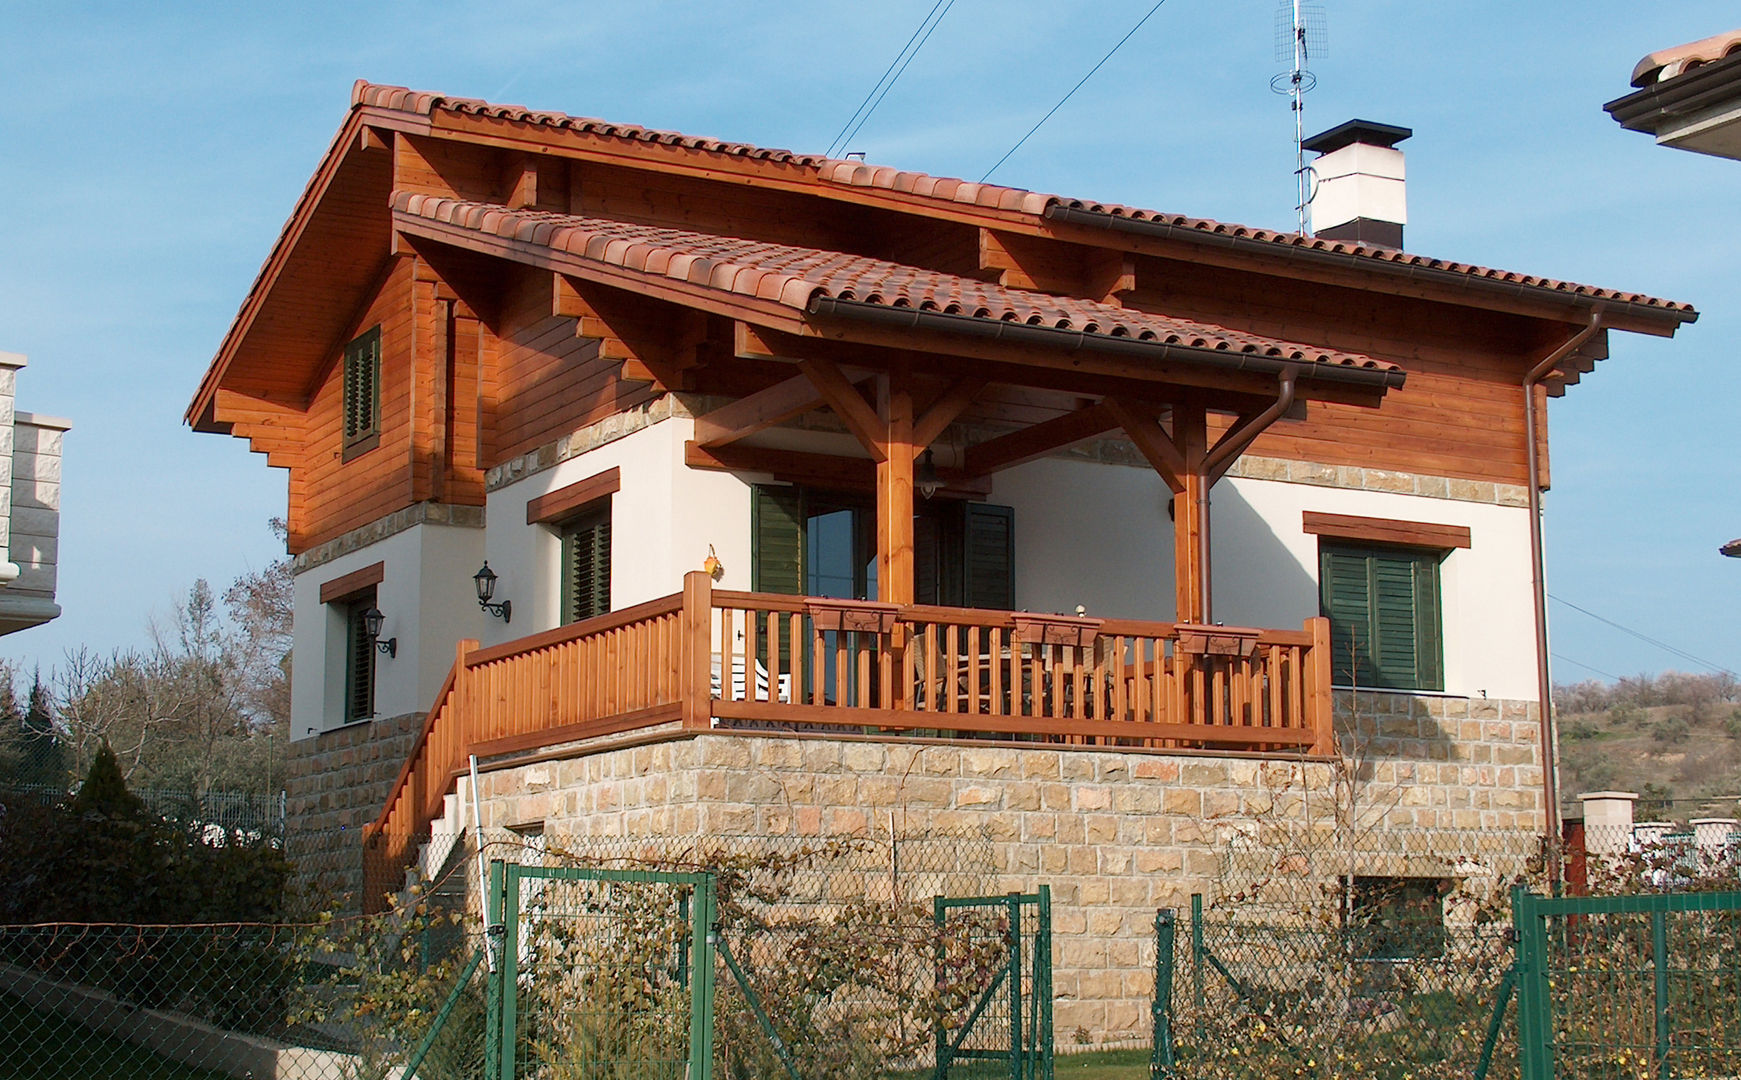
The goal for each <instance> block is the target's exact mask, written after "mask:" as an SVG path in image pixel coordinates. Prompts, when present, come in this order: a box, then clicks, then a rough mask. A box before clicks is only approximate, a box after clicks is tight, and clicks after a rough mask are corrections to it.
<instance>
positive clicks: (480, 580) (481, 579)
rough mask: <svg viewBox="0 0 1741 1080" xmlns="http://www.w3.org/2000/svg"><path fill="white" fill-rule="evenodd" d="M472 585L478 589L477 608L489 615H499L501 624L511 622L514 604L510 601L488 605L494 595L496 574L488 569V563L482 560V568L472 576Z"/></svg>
mask: <svg viewBox="0 0 1741 1080" xmlns="http://www.w3.org/2000/svg"><path fill="white" fill-rule="evenodd" d="M472 583H473V584H474V585H476V586H477V587H478V607H481V608H483V609H484V610H485V611H487V612H489V613H490V614H491V615H500V616H501V617H502V621H503V622H513V621H514V620H513V617H512V616H513V613H514V604H513V601H511V600H503V601H502V602H501V603H499V604H492V603H490V597H492V596H494V595H496V572H495V571H494V570H491V569H490V561H489V560H488V559H485V560H484V568H483V569H482V570H479V571H478V572H477V573H475V574H473V575H472Z"/></svg>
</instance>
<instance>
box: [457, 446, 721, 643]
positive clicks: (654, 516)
mask: <svg viewBox="0 0 1741 1080" xmlns="http://www.w3.org/2000/svg"><path fill="white" fill-rule="evenodd" d="M694 428H695V424H694V421H692V420H689V419H687V418H684V417H671V418H669V419H665V420H662V421H660V422H659V423H656V424H653V425H652V426H650V427H647V428H643V429H642V430H640V431H637V432H635V433H634V434H632V435H628V436H626V437H624V438H621V439H618V440H616V441H615V442H611V443H607V444H605V445H604V446H601V447H598V448H597V449H595V450H590V451H588V452H587V453H584V454H580V455H578V456H576V457H572V458H570V459H568V460H567V461H564V462H562V463H560V464H558V465H556V466H555V467H553V468H549V469H545V470H543V471H542V472H539V473H535V474H534V475H532V476H529V477H527V478H526V479H524V480H520V481H517V482H515V483H512V484H509V485H507V486H505V487H503V488H501V489H499V490H497V491H494V492H491V493H490V496H489V500H488V504H487V506H486V510H485V514H486V516H485V546H486V551H487V553H488V558H489V560H490V569H492V570H494V571H496V573H497V574H499V575H501V576H500V579H499V580H498V581H497V583H496V599H498V600H504V599H505V600H511V601H512V602H513V605H514V611H513V614H514V618H513V622H512V624H510V625H504V624H503V623H502V621H501V620H500V619H492V620H490V625H489V627H488V628H487V632H486V636H485V637H484V639H483V640H484V643H485V644H493V643H497V642H502V641H508V640H511V639H513V638H518V637H524V636H525V635H527V634H532V633H536V632H538V631H540V630H548V629H550V628H551V627H554V626H556V625H557V624H558V622H559V618H558V615H559V612H558V611H557V608H558V606H559V604H560V602H561V589H560V585H559V582H560V577H559V572H560V567H559V564H560V561H561V554H562V545H561V541H560V540H559V539H558V536H557V532H556V530H555V529H554V528H552V527H550V526H546V525H528V524H526V504H527V503H528V502H530V501H531V500H533V499H535V498H537V497H539V496H540V495H545V494H548V493H549V492H552V491H555V490H557V489H558V488H562V487H566V486H568V485H569V484H572V483H575V482H577V481H580V480H585V479H586V478H588V477H590V476H595V475H597V474H598V473H601V472H603V471H605V470H606V469H610V468H613V467H614V468H617V469H619V470H620V471H621V477H620V482H621V487H620V488H619V490H618V491H617V492H616V494H614V495H612V496H611V497H610V499H611V607H612V608H613V609H616V608H625V607H630V606H632V605H634V604H639V603H642V602H644V601H647V600H653V599H656V598H658V597H661V596H668V595H670V594H672V593H675V592H679V591H681V590H682V588H683V575H684V573H685V572H687V571H689V570H699V569H701V563H702V560H704V559H705V558H707V550H708V545H709V544H712V545H713V547H714V551H715V552H716V553H717V554H718V556H719V559H720V561H721V562H722V563H724V565H725V575H724V576H723V577H722V578H721V579H720V580H719V581H718V582H717V585H718V587H720V588H724V589H748V588H749V587H750V483H749V480H747V479H746V478H743V477H739V476H735V475H733V474H731V473H724V472H716V471H711V470H701V469H690V468H688V467H686V466H685V465H684V464H683V444H684V442H685V441H687V440H688V439H690V438H692V437H693V434H694ZM473 569H474V570H475V569H476V568H475V567H474V568H473Z"/></svg>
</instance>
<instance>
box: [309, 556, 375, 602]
mask: <svg viewBox="0 0 1741 1080" xmlns="http://www.w3.org/2000/svg"><path fill="white" fill-rule="evenodd" d="M386 578H387V564H386V563H384V562H378V563H373V564H371V565H369V566H365V567H363V568H362V569H361V570H353V571H351V572H350V573H348V574H345V575H342V576H340V577H336V578H333V579H332V580H331V581H328V582H325V583H323V584H322V585H321V587H320V602H321V603H323V604H330V603H333V602H334V601H339V600H349V599H350V598H351V597H353V596H355V595H356V594H358V593H360V592H362V591H363V590H364V589H367V588H369V587H370V586H371V585H379V584H381V582H383V581H385V580H386Z"/></svg>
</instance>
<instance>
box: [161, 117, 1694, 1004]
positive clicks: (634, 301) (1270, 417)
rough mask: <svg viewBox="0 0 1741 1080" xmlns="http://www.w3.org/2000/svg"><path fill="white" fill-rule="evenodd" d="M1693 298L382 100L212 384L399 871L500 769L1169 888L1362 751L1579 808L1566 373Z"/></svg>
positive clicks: (363, 805)
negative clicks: (1545, 654)
mask: <svg viewBox="0 0 1741 1080" xmlns="http://www.w3.org/2000/svg"><path fill="white" fill-rule="evenodd" d="M1371 127H1372V126H1371V125H1368V128H1371ZM1393 130H1400V129H1393ZM1359 134H1360V133H1359V132H1358V131H1356V132H1354V136H1358V135H1359ZM1405 134H1406V132H1405ZM1354 136H1348V135H1347V133H1344V137H1343V141H1342V142H1341V143H1340V144H1337V145H1333V144H1335V143H1336V142H1337V141H1336V140H1331V142H1328V143H1324V144H1322V147H1321V149H1322V152H1324V153H1331V152H1334V151H1335V150H1336V149H1338V145H1346V139H1347V138H1350V137H1354ZM1391 137H1392V138H1394V134H1393V135H1392V136H1391ZM1399 176H1400V173H1399ZM1356 217H1357V215H1356ZM1351 227H1354V228H1355V229H1356V232H1358V221H1356V223H1355V225H1354V226H1351ZM1325 231H1326V232H1328V230H1325ZM1350 235H1353V234H1350ZM1396 235H1398V236H1400V225H1397V227H1396ZM1693 318H1695V313H1694V312H1693V311H1692V310H1691V309H1690V308H1688V307H1686V306H1685V305H1681V304H1676V303H1671V302H1667V301H1663V300H1659V299H1654V298H1651V297H1647V296H1641V295H1637V294H1632V293H1625V292H1618V291H1614V290H1610V289H1601V288H1592V287H1588V286H1583V285H1576V284H1570V283H1566V282H1561V281H1553V280H1547V279H1542V278H1537V277H1531V276H1527V275H1522V274H1515V273H1508V272H1503V271H1497V270H1491V269H1486V268H1483V267H1478V266H1470V265H1465V264H1462V263H1455V262H1448V261H1443V260H1438V259H1431V258H1425V257H1421V256H1417V255H1413V254H1405V253H1404V252H1403V251H1401V250H1397V249H1394V248H1386V247H1377V246H1373V245H1372V244H1371V243H1369V242H1367V241H1365V240H1362V239H1359V238H1358V237H1356V238H1353V239H1335V238H1333V237H1332V236H1329V235H1318V236H1299V235H1294V234H1288V233H1276V232H1270V231H1266V230H1261V229H1252V228H1244V227H1240V226H1235V225H1227V224H1222V223H1217V222H1213V221H1207V220H1201V219H1196V218H1189V217H1182V216H1177V215H1172V214H1163V213H1156V212H1151V211H1146V210H1138V209H1132V208H1129V207H1124V206H1113V205H1106V204H1101V203H1096V202H1089V201H1082V200H1076V199H1068V198H1062V197H1058V196H1051V195H1044V194H1037V193H1033V192H1028V191H1022V190H1017V189H1013V188H1005V187H996V186H991V185H985V184H974V183H967V182H963V181H959V180H950V179H940V178H936V177H931V176H926V175H921V174H916V173H910V172H903V171H900V170H898V169H893V168H885V167H879V166H875V165H869V164H865V163H863V162H859V161H840V160H830V159H827V158H823V157H818V156H806V155H801V154H795V153H789V152H787V151H783V150H768V149H761V148H757V147H754V146H750V145H745V144H740V143H729V142H720V141H717V140H714V139H706V138H696V137H691V136H686V135H679V134H674V133H669V132H662V131H654V130H648V129H645V128H640V127H635V126H628V125H620V124H612V123H607V122H603V121H598V120H590V119H583V118H579V117H574V116H568V115H564V114H560V113H552V112H540V111H533V110H529V109H525V108H521V107H518V106H503V105H493V104H488V103H485V102H482V101H475V100H466V99H459V98H450V97H444V96H441V95H438V94H430V93H419V92H413V91H410V90H406V89H401V88H397V87H389V86H377V85H371V84H367V83H358V84H357V86H356V88H355V91H354V94H353V98H352V103H351V108H350V111H349V113H348V115H347V116H346V118H345V122H344V124H343V126H342V127H341V128H340V130H339V132H338V134H337V136H336V137H335V139H334V140H333V143H332V145H331V148H330V149H329V150H328V152H327V154H326V156H325V157H324V158H323V159H322V161H321V163H320V165H319V167H318V169H317V170H316V172H315V174H314V176H313V178H312V179H311V180H310V182H309V185H308V188H307V190H306V192H305V193H304V195H303V197H302V198H301V200H300V201H299V202H298V204H297V205H296V208H295V210H294V211H293V213H292V214H291V217H290V220H289V221H288V223H287V224H286V225H285V227H284V230H283V233H282V235H281V236H280V237H279V239H278V241H277V243H276V244H275V245H274V247H273V249H272V251H271V253H270V255H269V257H268V258H267V261H266V263H265V266H264V267H263V269H262V270H261V272H260V276H259V278H258V280H257V281H256V283H255V285H254V288H253V290H252V291H251V292H250V294H249V295H248V297H247V299H246V301H245V302H244V304H243V306H242V309H241V311H240V313H239V314H238V315H237V317H236V319H235V322H234V324H233V325H232V326H231V328H230V330H229V333H228V335H227V336H226V337H225V339H224V342H223V345H222V348H221V349H220V350H219V352H218V355H217V357H216V358H215V359H214V360H213V362H212V364H211V367H210V369H209V371H208V372H207V373H206V375H205V378H204V379H203V381H202V382H201V384H200V386H199V389H198V391H197V393H196V394H195V396H194V399H193V402H192V404H191V405H190V406H189V408H188V411H187V417H186V418H187V422H188V423H189V424H191V425H192V426H193V427H195V428H196V429H197V430H200V431H211V432H218V433H224V434H231V435H234V436H236V437H239V438H245V439H247V440H249V443H250V445H251V446H252V448H253V449H254V450H256V451H258V452H261V453H264V454H265V455H266V456H267V461H268V463H269V464H271V465H273V466H276V467H279V468H283V469H285V470H287V472H288V477H289V525H290V550H291V552H292V553H293V554H294V556H295V559H296V563H295V565H296V583H297V584H296V625H295V635H296V637H295V657H296V663H295V673H294V685H293V695H294V704H293V710H294V718H295V720H294V723H295V735H296V740H297V741H296V742H295V743H294V746H295V747H296V749H297V754H296V764H295V766H294V768H293V776H294V778H295V779H294V780H293V786H292V792H291V798H292V808H293V813H298V814H300V815H301V816H302V817H303V818H304V820H305V821H306V822H307V823H310V824H321V825H329V826H340V825H364V826H366V827H367V829H368V830H369V832H370V835H371V836H372V837H374V838H375V842H376V843H377V844H381V845H384V846H385V848H386V850H387V851H388V852H389V853H390V854H391V856H392V857H393V858H401V859H402V858H408V857H409V854H410V852H412V851H413V850H414V849H415V847H416V844H417V843H418V840H419V838H420V837H421V836H422V835H423V834H424V833H425V832H426V831H427V829H428V827H429V824H430V822H431V821H432V820H435V819H436V818H438V817H439V816H440V815H441V813H442V811H443V805H444V798H445V797H447V796H449V795H450V794H451V793H453V792H454V790H455V784H456V780H457V779H458V778H459V776H460V775H461V774H462V772H463V771H464V770H465V768H466V765H467V762H468V760H469V758H470V757H471V756H473V755H476V756H477V757H478V758H479V760H480V761H481V762H482V764H483V769H484V773H485V778H484V779H485V789H486V796H485V799H486V802H487V803H488V805H487V806H486V807H485V808H484V811H485V817H486V820H488V821H493V822H494V823H495V824H498V825H516V824H531V825H538V824H541V823H543V822H550V823H552V824H553V825H556V824H566V825H569V826H572V827H575V828H581V829H588V830H593V831H623V830H628V831H635V830H644V831H649V832H658V831H664V832H678V833H694V832H698V831H699V832H707V831H714V832H723V831H755V830H790V831H812V832H815V831H826V830H830V829H835V830H842V829H844V830H851V829H854V828H864V827H866V823H867V821H871V820H874V819H875V817H876V814H877V812H878V811H877V808H878V807H884V806H888V807H898V808H899V809H900V811H901V812H902V813H903V814H907V815H909V819H910V821H912V822H914V823H916V825H915V827H923V826H924V823H925V822H927V821H935V822H938V823H946V824H948V825H949V826H950V827H955V826H959V825H961V824H962V823H963V822H975V821H979V822H984V823H985V827H986V828H987V829H990V830H991V831H992V832H993V834H994V835H995V836H996V837H998V838H999V842H1000V843H1003V842H1007V844H1008V845H1010V851H1011V852H1016V849H1017V848H1019V847H1021V845H1024V844H1026V845H1028V851H1029V854H1020V853H1014V854H1011V855H1010V856H1009V860H1010V865H1011V866H1012V867H1014V866H1027V867H1029V868H1030V869H1032V870H1033V871H1034V872H1041V871H1056V876H1055V877H1054V878H1053V880H1054V881H1066V879H1067V880H1068V881H1075V882H1076V883H1077V884H1079V885H1080V886H1081V889H1082V891H1081V893H1080V897H1079V898H1080V899H1081V900H1082V901H1083V902H1089V901H1091V900H1100V901H1107V900H1108V899H1109V898H1110V901H1111V902H1114V903H1118V904H1123V905H1125V906H1127V907H1129V908H1130V910H1131V911H1140V910H1141V909H1143V908H1144V907H1145V905H1146V907H1147V911H1148V916H1146V917H1149V918H1152V913H1153V906H1154V903H1155V902H1156V898H1157V897H1165V896H1170V895H1174V894H1175V893H1176V892H1177V890H1178V889H1180V888H1181V887H1183V885H1182V883H1184V882H1186V881H1187V880H1200V879H1201V878H1202V877H1203V876H1204V874H1206V873H1207V872H1208V871H1207V870H1206V869H1205V867H1206V866H1207V865H1208V864H1207V863H1206V862H1205V859H1206V858H1207V855H1206V854H1205V852H1206V849H1207V847H1208V846H1209V845H1211V844H1212V843H1213V841H1212V839H1210V838H1208V834H1207V832H1206V831H1205V830H1203V829H1201V828H1198V829H1195V830H1187V829H1186V828H1185V827H1184V826H1183V825H1181V824H1179V823H1180V822H1185V821H1196V822H1199V823H1200V822H1202V821H1203V820H1208V819H1215V818H1218V817H1224V816H1226V815H1229V814H1233V815H1237V814H1238V813H1239V812H1241V810H1242V808H1244V807H1245V806H1246V805H1247V803H1246V800H1247V798H1248V796H1249V795H1250V794H1251V793H1252V792H1253V791H1254V790H1255V789H1256V788H1257V787H1259V786H1261V785H1262V784H1263V783H1265V782H1266V781H1265V777H1266V776H1267V775H1268V774H1267V773H1265V772H1264V770H1266V769H1268V768H1270V766H1272V765H1277V766H1278V767H1280V766H1286V767H1293V766H1294V765H1295V763H1308V764H1309V763H1314V762H1317V763H1322V762H1325V761H1328V760H1330V759H1331V758H1333V757H1334V755H1335V754H1336V753H1337V750H1338V742H1337V740H1338V738H1339V737H1344V738H1349V739H1355V738H1358V739H1362V740H1364V741H1363V743H1362V746H1363V748H1364V752H1366V753H1369V754H1371V755H1372V757H1373V759H1374V761H1375V762H1376V767H1375V771H1374V772H1373V773H1372V775H1373V777H1374V778H1375V782H1383V783H1388V784H1390V785H1392V786H1393V787H1394V788H1395V789H1397V790H1398V792H1399V794H1398V797H1397V798H1396V800H1395V805H1394V808H1393V810H1392V811H1391V812H1390V813H1391V818H1392V820H1394V821H1396V822H1397V823H1399V824H1402V825H1409V826H1415V827H1426V828H1485V829H1501V830H1513V831H1517V832H1521V833H1527V834H1534V833H1536V832H1537V831H1538V830H1539V829H1540V828H1541V827H1542V825H1543V816H1544V810H1550V809H1551V807H1549V806H1547V805H1546V804H1545V803H1544V795H1543V789H1544V786H1548V785H1551V776H1552V773H1551V770H1547V771H1546V772H1544V769H1543V765H1544V759H1543V755H1542V753H1541V737H1540V734H1539V732H1540V730H1541V726H1540V712H1539V709H1538V701H1539V699H1540V697H1541V686H1542V683H1541V666H1540V664H1539V662H1538V661H1539V660H1540V654H1541V642H1542V640H1543V639H1542V638H1540V637H1539V636H1538V633H1537V631H1538V628H1539V627H1540V625H1541V617H1540V613H1539V611H1538V610H1536V607H1535V604H1534V603H1533V602H1532V579H1534V578H1536V577H1538V576H1539V575H1537V574H1535V572H1534V568H1535V567H1536V566H1538V565H1539V555H1536V556H1532V536H1533V533H1532V528H1531V523H1532V518H1533V511H1532V508H1533V507H1534V503H1535V495H1536V493H1537V492H1539V490H1540V489H1541V488H1543V487H1545V486H1546V484H1547V479H1548V460H1547V427H1546V423H1545V418H1546V407H1547V399H1548V398H1549V397H1551V396H1555V395H1558V394H1560V393H1561V392H1563V391H1564V389H1565V387H1567V386H1568V385H1570V384H1573V383H1576V382H1577V381H1578V379H1579V378H1580V377H1581V376H1582V375H1585V374H1587V373H1589V372H1590V371H1591V369H1592V366H1593V364H1594V362H1595V361H1596V360H1598V359H1601V358H1603V357H1605V356H1606V354H1607V340H1608V334H1609V331H1611V330H1623V331H1630V332H1635V333H1645V334H1655V335H1670V334H1673V333H1674V332H1675V330H1676V329H1677V328H1678V327H1679V326H1681V325H1682V324H1683V323H1686V322H1689V321H1691V320H1692V319H1693ZM1538 550H1539V549H1538ZM486 568H487V571H488V573H485V572H484V571H485V569H486ZM484 583H488V585H489V595H488V596H487V597H486V598H485V600H487V604H486V603H485V602H483V601H481V600H480V598H479V592H480V591H481V590H482V587H483V585H484ZM1356 690H1359V691H1361V693H1359V694H1358V696H1356V694H1355V693H1354V691H1356ZM920 749H924V751H925V752H926V753H929V754H931V755H932V756H931V757H930V758H927V761H931V762H933V763H934V762H938V761H941V762H943V763H944V764H942V765H940V766H939V765H935V764H932V765H927V766H926V767H925V768H922V769H917V770H915V769H912V768H911V767H910V766H911V762H912V755H913V754H915V753H917V752H919V751H920ZM903 762H905V763H906V764H903ZM823 776H826V777H828V778H829V779H828V782H827V783H824V782H822V781H821V780H819V779H818V778H819V777H823ZM755 777H759V778H762V779H768V778H771V779H772V782H773V783H775V784H776V786H777V787H780V788H781V790H783V791H784V794H783V795H782V796H780V797H779V798H768V797H766V796H765V790H764V795H762V796H758V795H756V794H755V791H757V790H763V789H758V788H757V785H756V784H751V783H748V782H747V781H746V782H744V783H741V784H740V783H739V782H738V781H739V780H740V779H744V778H755ZM921 781H922V782H921ZM843 785H844V786H843ZM1550 793H1551V788H1550ZM940 827H941V826H940ZM1041 848H1044V849H1046V852H1043V853H1041V854H1039V855H1033V854H1032V852H1033V851H1036V850H1039V849H1041ZM1078 850H1092V851H1093V852H1098V854H1090V855H1086V856H1083V857H1082V858H1078V857H1077V856H1076V854H1075V853H1076V852H1077V851H1078ZM1047 852H1049V853H1047ZM1109 853H1112V854H1109ZM1054 854H1055V855H1057V856H1058V861H1057V862H1054V860H1053V855H1054ZM1096 867H1098V869H1096ZM1108 867H1116V869H1108ZM1096 883H1098V884H1096ZM1157 883H1158V884H1157ZM1054 887H1055V889H1060V888H1061V886H1060V885H1055V886H1054ZM1059 895H1061V896H1063V897H1065V899H1064V900H1063V901H1061V902H1062V903H1064V904H1066V905H1068V904H1069V903H1070V902H1071V897H1073V896H1075V895H1076V894H1072V893H1070V892H1069V891H1067V890H1065V891H1062V892H1060V893H1059ZM1065 966H1066V968H1068V965H1067V964H1066V965H1065ZM1104 1019H1105V1017H1100V1019H1099V1020H1097V1021H1096V1022H1101V1021H1102V1020H1104ZM1060 1022H1064V1021H1063V1019H1062V1017H1061V1020H1060Z"/></svg>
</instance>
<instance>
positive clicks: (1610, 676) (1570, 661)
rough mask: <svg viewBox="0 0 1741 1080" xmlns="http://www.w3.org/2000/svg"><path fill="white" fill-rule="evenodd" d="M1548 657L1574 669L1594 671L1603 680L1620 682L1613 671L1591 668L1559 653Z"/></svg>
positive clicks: (1553, 653)
mask: <svg viewBox="0 0 1741 1080" xmlns="http://www.w3.org/2000/svg"><path fill="white" fill-rule="evenodd" d="M1548 655H1549V656H1551V657H1553V658H1554V659H1555V660H1560V661H1563V662H1564V663H1567V664H1570V665H1572V666H1573V667H1581V668H1583V669H1584V670H1585V671H1594V672H1595V673H1596V674H1598V675H1600V676H1602V677H1603V678H1607V679H1613V680H1614V681H1615V682H1619V681H1620V676H1618V675H1616V674H1614V673H1613V672H1612V671H1603V670H1602V669H1601V668H1599V667H1591V666H1590V665H1589V664H1586V663H1584V662H1583V661H1582V660H1573V659H1572V658H1571V657H1569V656H1564V655H1562V654H1560V653H1557V652H1551V653H1548Z"/></svg>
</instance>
